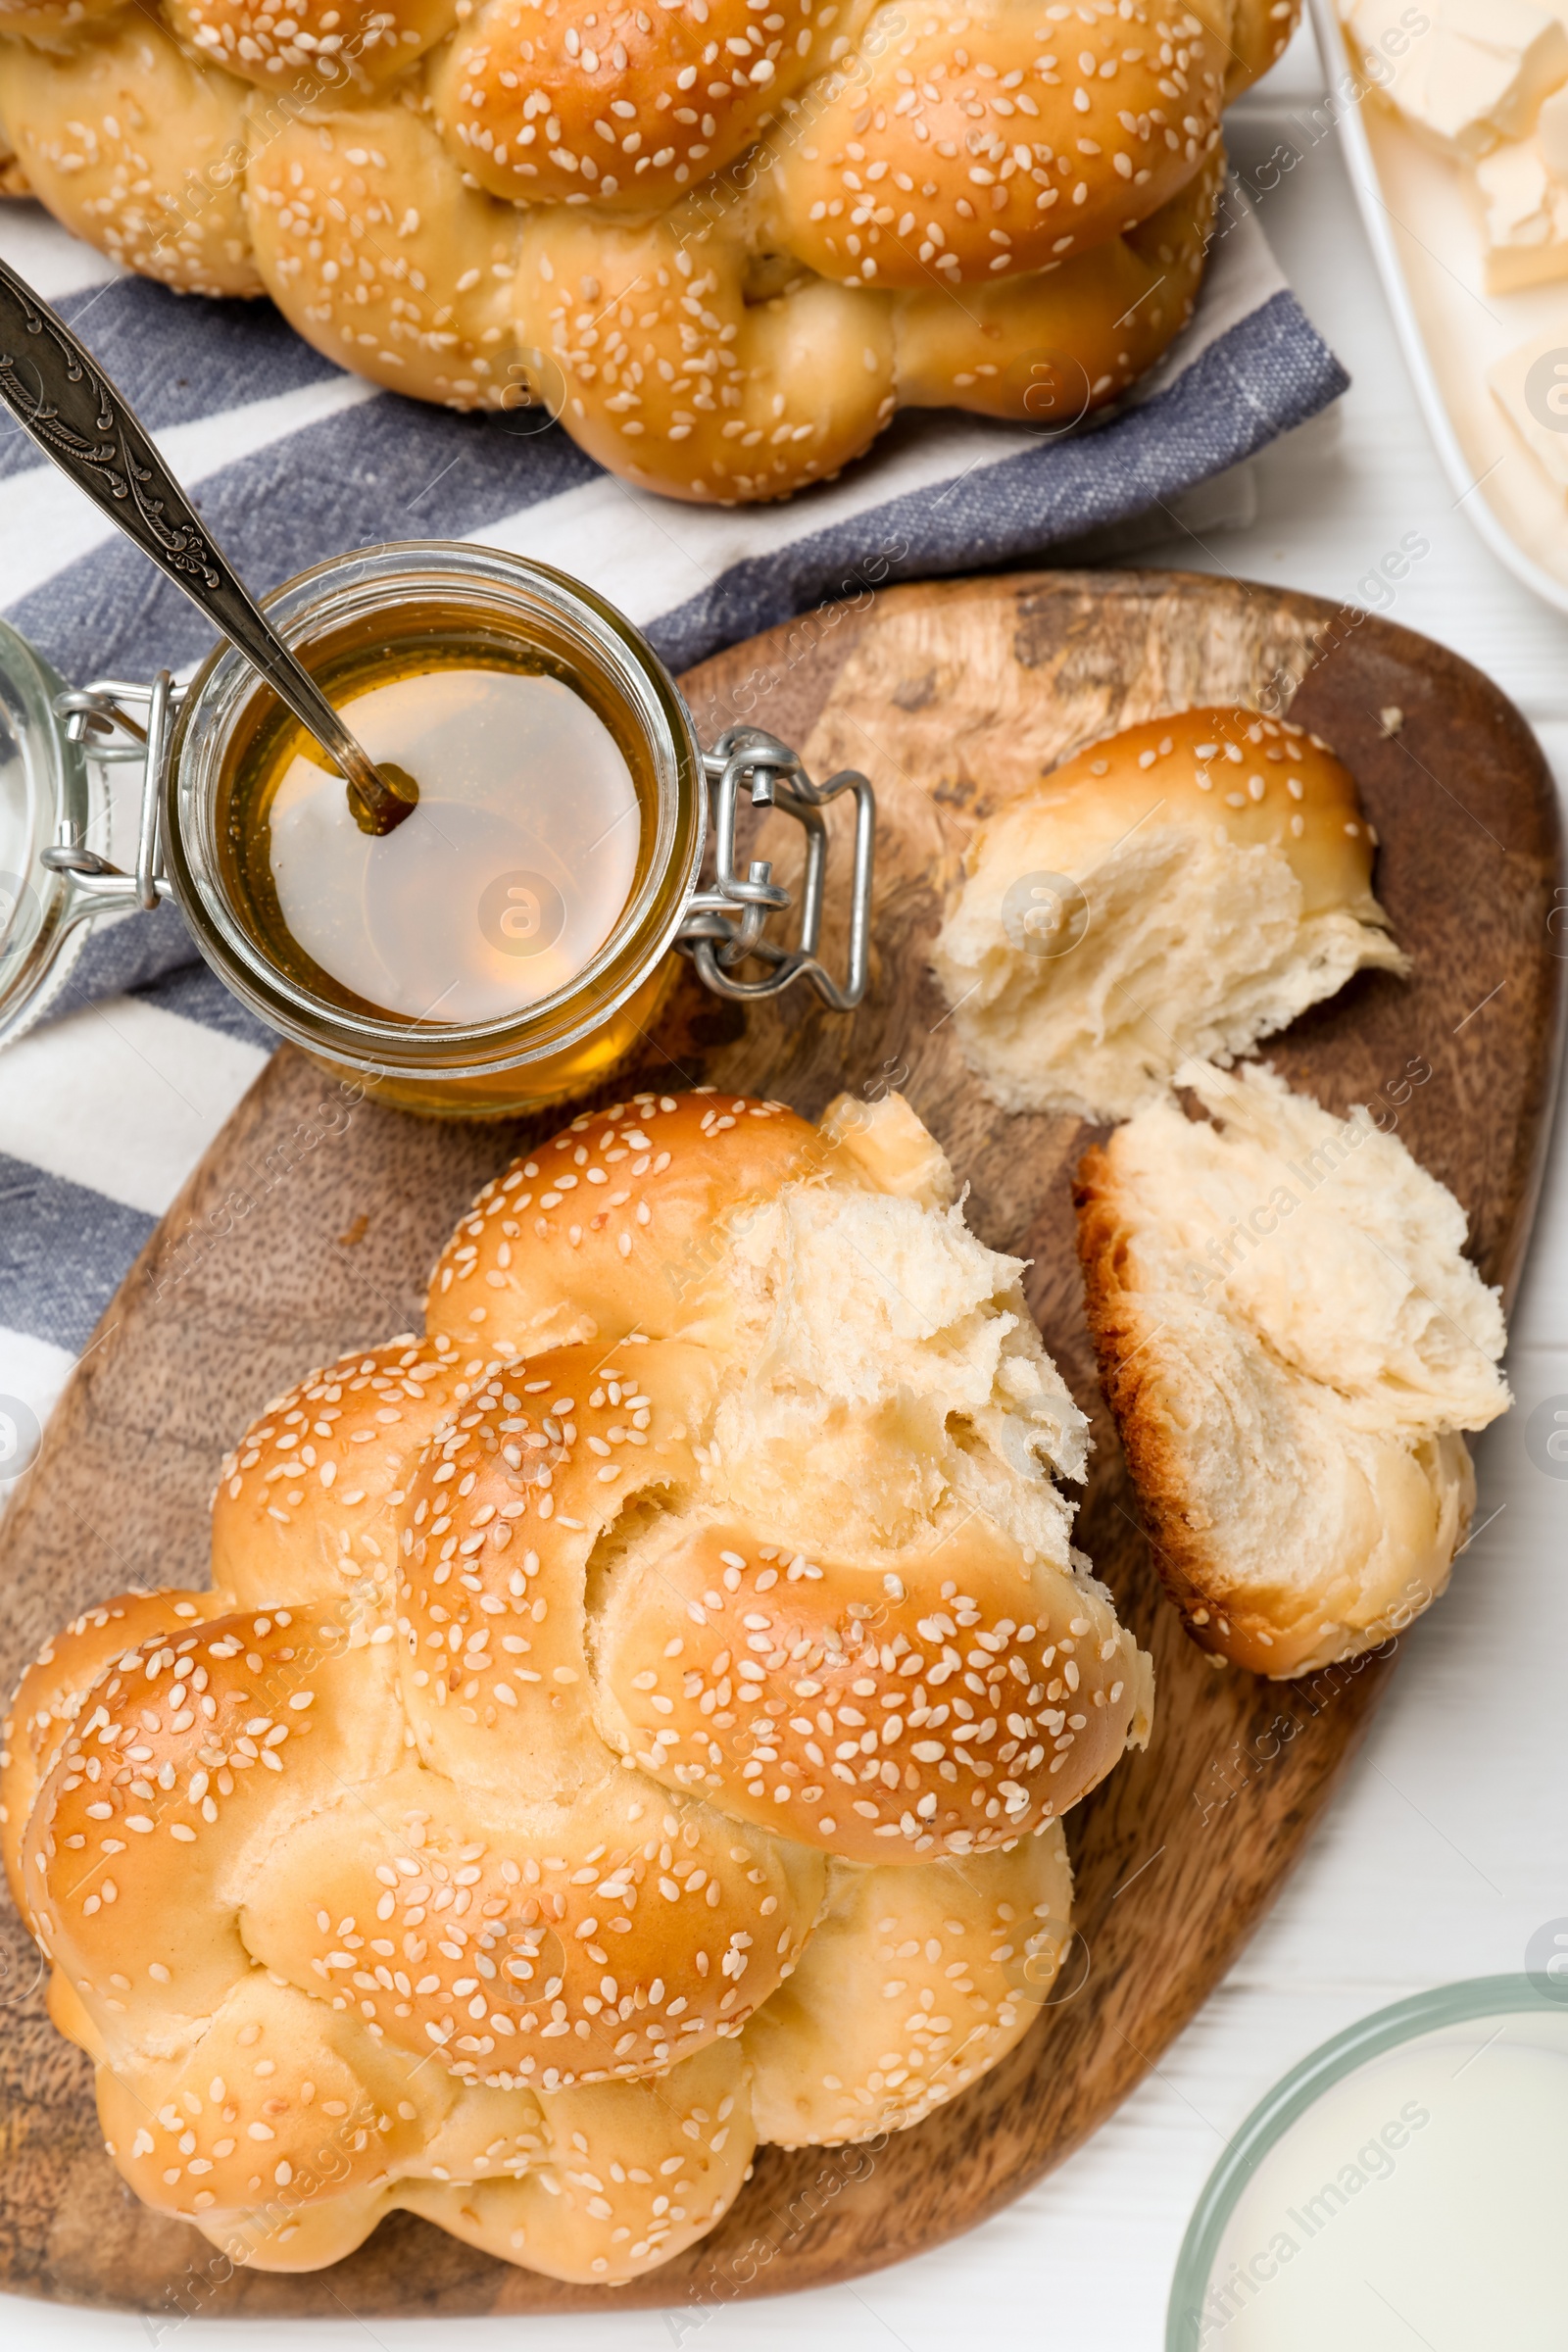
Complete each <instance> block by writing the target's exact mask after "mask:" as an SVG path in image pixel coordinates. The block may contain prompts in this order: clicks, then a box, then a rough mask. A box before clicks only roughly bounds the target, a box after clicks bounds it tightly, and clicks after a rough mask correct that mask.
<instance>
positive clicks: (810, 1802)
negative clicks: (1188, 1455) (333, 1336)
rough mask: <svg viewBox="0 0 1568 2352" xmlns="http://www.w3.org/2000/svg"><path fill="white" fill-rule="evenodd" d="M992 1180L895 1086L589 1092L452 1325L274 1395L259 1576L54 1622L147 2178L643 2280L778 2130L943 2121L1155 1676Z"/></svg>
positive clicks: (21, 1766) (238, 2242)
mask: <svg viewBox="0 0 1568 2352" xmlns="http://www.w3.org/2000/svg"><path fill="white" fill-rule="evenodd" d="M955 1192H956V1187H955V1184H954V1179H953V1172H952V1170H951V1168H949V1166H948V1164H947V1162H946V1160H945V1158H944V1157H943V1155H942V1153H941V1152H940V1151H939V1150H938V1148H937V1147H936V1145H935V1144H934V1143H933V1141H932V1139H931V1138H930V1136H929V1135H927V1133H926V1132H925V1130H924V1128H923V1127H922V1126H921V1125H920V1123H919V1121H918V1120H917V1119H916V1118H915V1117H914V1115H913V1114H912V1112H910V1111H909V1110H908V1108H907V1105H906V1104H905V1103H902V1102H901V1101H899V1100H898V1099H897V1098H892V1099H890V1100H889V1101H887V1102H884V1103H879V1104H876V1105H873V1106H869V1107H867V1106H865V1105H858V1104H855V1103H850V1102H848V1101H844V1102H841V1103H838V1104H835V1105H834V1106H833V1108H832V1110H831V1111H830V1113H829V1114H828V1116H827V1117H826V1118H825V1119H824V1120H823V1121H822V1123H821V1124H820V1125H819V1126H813V1125H811V1124H810V1123H809V1122H808V1121H806V1120H804V1119H801V1118H798V1117H797V1116H796V1115H795V1114H794V1113H793V1112H792V1111H790V1110H788V1109H787V1108H785V1107H784V1106H783V1105H782V1104H778V1103H760V1102H756V1101H753V1100H751V1099H749V1098H745V1097H730V1096H717V1095H714V1094H711V1093H708V1092H703V1093H699V1094H696V1095H692V1096H667V1095H661V1094H645V1095H639V1096H637V1097H635V1098H633V1099H632V1100H631V1101H629V1102H625V1103H617V1104H613V1105H612V1106H611V1107H610V1108H609V1109H607V1110H603V1111H596V1112H589V1113H584V1114H582V1115H581V1116H580V1117H578V1118H575V1119H573V1120H572V1121H571V1123H570V1124H569V1126H567V1127H566V1128H565V1129H564V1131H563V1133H562V1134H561V1135H559V1136H557V1137H556V1138H554V1139H552V1140H551V1141H550V1142H549V1143H547V1144H545V1145H543V1146H541V1147H539V1148H537V1149H536V1150H535V1151H534V1152H531V1153H529V1154H527V1155H526V1156H524V1157H523V1158H521V1159H519V1160H517V1161H516V1162H515V1164H514V1165H513V1166H512V1167H511V1168H510V1169H508V1170H506V1171H505V1172H504V1173H503V1174H502V1175H500V1176H499V1177H497V1179H496V1180H495V1182H494V1183H493V1184H491V1185H489V1186H487V1187H486V1188H485V1190H484V1192H483V1193H481V1194H480V1196H479V1198H478V1200H477V1201H475V1203H474V1205H473V1207H472V1209H471V1210H470V1211H469V1212H468V1213H467V1214H466V1216H465V1217H464V1219H463V1220H462V1222H461V1223H460V1225H459V1227H458V1230H457V1232H456V1234H455V1235H454V1237H453V1240H452V1242H451V1244H450V1245H449V1246H448V1248H447V1250H445V1251H443V1253H442V1256H441V1259H440V1260H439V1262H438V1264H437V1266H436V1269H435V1272H434V1276H433V1279H432V1283H431V1288H430V1295H429V1303H428V1316H427V1322H428V1329H427V1333H426V1335H425V1336H423V1337H420V1338H416V1337H410V1336H407V1335H405V1336H404V1337H402V1338H400V1339H396V1340H392V1341H388V1342H386V1343H384V1344H382V1345H380V1346H372V1347H365V1348H357V1349H355V1350H353V1351H351V1352H350V1353H348V1354H346V1355H344V1356H343V1357H341V1358H339V1359H338V1360H337V1361H336V1362H335V1363H332V1364H329V1365H327V1366H325V1367H323V1368H321V1369H320V1370H319V1371H317V1372H314V1373H313V1374H311V1375H310V1376H309V1377H308V1378H307V1379H306V1380H305V1381H303V1382H301V1383H300V1384H299V1385H298V1386H297V1387H296V1388H294V1389H293V1390H291V1391H289V1392H288V1393H287V1394H286V1395H285V1396H283V1397H279V1398H278V1399H277V1400H276V1401H275V1402H274V1403H273V1404H271V1405H270V1407H269V1408H268V1409H267V1411H266V1412H264V1413H263V1414H261V1415H260V1416H259V1417H258V1419H257V1421H256V1423H255V1424H254V1426H253V1427H252V1429H251V1430H250V1431H249V1432H248V1433H247V1434H246V1436H245V1437H244V1438H243V1439H242V1440H241V1442H240V1444H239V1445H238V1446H236V1447H235V1448H234V1450H233V1452H232V1454H231V1455H230V1456H229V1457H228V1459H227V1460H226V1461H225V1463H224V1465H223V1469H222V1473H221V1481H220V1485H219V1490H218V1494H217V1496H216V1498H215V1504H214V1547H213V1565H214V1580H215V1588H216V1589H215V1590H214V1591H213V1592H211V1593H173V1592H171V1593H138V1594H129V1595H124V1596H122V1598H120V1599H119V1600H115V1601H111V1602H107V1603H106V1604H104V1606H103V1607H102V1608H100V1609H98V1610H96V1611H93V1612H89V1614H88V1615H87V1616H86V1617H84V1618H82V1619H81V1620H80V1621H78V1623H77V1624H75V1625H74V1626H73V1627H72V1628H70V1629H69V1630H68V1632H67V1633H65V1634H64V1635H62V1636H60V1637H57V1639H56V1640H55V1642H52V1643H51V1644H50V1646H49V1648H48V1649H47V1650H46V1652H45V1653H44V1655H43V1656H42V1657H41V1658H40V1659H39V1660H38V1661H37V1662H36V1663H35V1664H34V1666H33V1667H32V1668H31V1669H30V1670H29V1672H28V1675H27V1677H26V1679H25V1682H24V1685H23V1687H22V1690H21V1691H20V1692H19V1696H18V1701H17V1704H16V1707H15V1709H14V1712H13V1716H12V1719H11V1721H10V1723H9V1725H8V1726H7V1731H6V1752H5V1761H4V1764H3V1767H0V1805H3V1807H4V1810H5V1824H4V1826H5V1830H6V1840H7V1859H8V1866H9V1867H10V1870H11V1873H12V1878H13V1884H14V1885H15V1886H16V1887H17V1890H18V1894H19V1898H20V1900H21V1902H22V1904H23V1908H24V1914H25V1917H26V1919H27V1921H28V1923H29V1925H30V1927H31V1928H32V1931H33V1933H34V1935H35V1936H36V1937H37V1940H38V1942H39V1944H40V1946H41V1948H42V1950H43V1951H44V1953H45V1956H46V1958H47V1959H48V1961H49V1963H50V1965H51V1968H52V1971H53V1975H52V1989H51V1994H50V2001H51V2014H52V2015H53V2016H54V2018H55V2020H56V2023H57V2024H58V2025H59V2026H60V2028H61V2030H62V2031H63V2032H64V2033H66V2034H69V2035H70V2036H71V2037H72V2038H73V2040H75V2041H77V2042H78V2043H79V2044H80V2046H81V2047H82V2048H84V2049H85V2050H87V2051H88V2052H89V2053H90V2054H91V2056H92V2058H93V2060H94V2062H95V2064H96V2065H97V2067H98V2070H99V2078H98V2079H99V2110H100V2115H101V2118H102V2122H103V2127H104V2133H105V2141H106V2145H107V2147H108V2150H109V2153H110V2155H111V2157H112V2158H113V2160H114V2162H115V2163H116V2164H117V2165H118V2166H119V2168H120V2170H121V2172H122V2174H123V2178H124V2179H125V2180H126V2181H127V2182H128V2183H129V2185H130V2187H131V2188H132V2189H133V2190H134V2191H135V2192H136V2194H137V2195H138V2196H140V2197H141V2198H143V2199H144V2200H145V2201H146V2202H147V2203H148V2204H150V2205H153V2206H155V2207H157V2208H158V2209H160V2210H161V2211H163V2212H165V2213H168V2214H171V2215H173V2216H177V2217H178V2218H180V2219H183V2220H185V2221H188V2222H191V2223H193V2224H194V2225H195V2226H196V2227H197V2228H198V2229H202V2230H203V2231H205V2232H206V2233H207V2234H208V2235H209V2236H210V2237H211V2238H212V2239H213V2240H214V2241H215V2242H216V2243H217V2244H219V2245H221V2246H222V2247H223V2248H224V2249H225V2250H226V2251H228V2252H229V2253H230V2254H231V2255H232V2257H233V2258H234V2259H236V2260H243V2261H246V2262H249V2263H251V2264H253V2265H255V2266H257V2267H260V2268H270V2269H278V2270H298V2269H311V2268H315V2267H318V2266H319V2265H321V2264H324V2263H328V2262H332V2261H336V2260H337V2259H339V2258H340V2257H341V2256H343V2255H344V2254H346V2253H348V2252H350V2251H352V2249H353V2248H354V2247H355V2246H356V2245H358V2244H360V2243H361V2242H362V2241H363V2239H364V2238H365V2236H366V2235H367V2234H368V2231H369V2230H370V2229H373V2228H374V2227H375V2225H376V2223H377V2222H378V2221H379V2219H380V2218H381V2217H382V2216H383V2215H384V2214H387V2213H389V2212H391V2211H394V2210H397V2209H400V2208H401V2209H407V2210H412V2211H415V2212H417V2213H420V2214H422V2215H424V2216H425V2217H426V2218H427V2219H429V2220H431V2221H433V2222H435V2223H436V2224H437V2225H438V2226H440V2227H441V2228H443V2229H449V2230H451V2231H453V2232H454V2233H456V2234H457V2235H459V2236H461V2237H463V2238H464V2239H466V2241H467V2242H468V2243H470V2244H473V2245H476V2246H479V2247H481V2248H483V2249H484V2250H486V2251H487V2252H490V2253H492V2254H495V2255H497V2256H499V2257H500V2258H501V2259H503V2260H507V2261H512V2262H515V2263H520V2264H523V2265H525V2266H528V2267H531V2268H534V2269H538V2270H541V2271H544V2272H546V2273H548V2274H549V2275H551V2276H553V2277H556V2278H569V2279H576V2280H580V2281H583V2282H589V2283H605V2284H609V2283H613V2282H615V2281H618V2280H622V2279H627V2278H635V2277H638V2276H640V2275H642V2274H643V2273H645V2272H647V2271H649V2270H651V2269H654V2268H656V2267H657V2266H658V2265H659V2264H660V2263H662V2262H664V2261H666V2260H667V2259H668V2258H669V2257H670V2256H671V2255H673V2254H675V2253H677V2252H679V2251H680V2249H681V2248H682V2247H684V2246H686V2245H688V2244H690V2243H691V2242H692V2240H693V2239H694V2238H696V2237H699V2236H701V2235H702V2233H703V2232H704V2231H705V2230H707V2229H710V2228H711V2227H712V2225H713V2223H714V2222H715V2221H717V2220H718V2219H719V2218H720V2216H721V2215H722V2214H723V2213H724V2211H725V2210H726V2209H727V2207H728V2206H729V2204H730V2203H731V2201H732V2200H733V2198H734V2197H735V2195H736V2194H737V2193H738V2191H739V2188H740V2186H741V2183H742V2181H743V2180H744V2179H745V2178H746V2177H747V2173H748V2169H749V2167H750V2164H751V2161H752V2157H753V2154H754V2151H755V2149H756V2147H757V2144H758V2142H759V2139H760V2138H761V2137H765V2136H768V2135H776V2136H778V2137H779V2138H781V2139H786V2140H787V2141H788V2142H789V2143H790V2144H792V2145H799V2144H804V2143H826V2142H830V2141H837V2140H843V2139H863V2138H870V2137H874V2136H875V2135H876V2134H877V2133H879V2132H882V2131H889V2130H895V2129H900V2128H902V2127H903V2126H904V2125H906V2124H907V2123H911V2122H913V2121H916V2120H917V2119H918V2118H919V2117H920V2116H921V2115H923V2114H924V2113H926V2112H927V2111H928V2110H929V2109H930V2108H931V2107H932V2106H934V2105H935V2104H937V2103H939V2102H940V2101H942V2100H944V2099H947V2098H950V2097H952V2096H953V2095H954V2094H955V2093H956V2091H957V2090H959V2089H961V2088H962V2087H963V2085H964V2084H965V2083H967V2082H970V2081H972V2080H973V2079H974V2078H975V2077H976V2076H977V2075H978V2074H980V2073H983V2072H984V2071H985V2069H986V2068H987V2067H989V2066H991V2065H993V2064H994V2063H995V2062H996V2061H997V2060H998V2059H999V2058H1000V2057H1001V2056H1003V2055H1004V2053H1005V2051H1006V2050H1007V2049H1009V2048H1011V2047H1012V2045H1013V2044H1014V2043H1015V2042H1016V2041H1017V2040H1018V2039H1019V2037H1020V2036H1021V2035H1022V2034H1023V2033H1024V2032H1025V2031H1026V2030H1027V2028H1028V2026H1029V2024H1030V2022H1031V2020H1032V2019H1033V2017H1034V2016H1035V2015H1036V2014H1038V2005H1039V2002H1040V2000H1041V1998H1042V1997H1043V1995H1044V1993H1045V1992H1046V1991H1047V1990H1048V1989H1049V1986H1050V1984H1051V1981H1052V1978H1053V1976H1054V1971H1055V1969H1056V1966H1057V1964H1058V1960H1059V1957H1060V1953H1061V1951H1062V1948H1063V1946H1064V1942H1065V1939H1066V1935H1067V1930H1068V1920H1069V1904H1070V1883H1069V1879H1068V1873H1067V1865H1066V1857H1065V1849H1064V1846H1063V1842H1062V1836H1061V1827H1060V1824H1061V1817H1062V1815H1063V1814H1064V1813H1065V1812H1066V1811H1068V1810H1069V1809H1070V1807H1071V1806H1072V1805H1073V1804H1074V1803H1075V1802H1076V1801H1077V1800H1078V1799H1079V1798H1080V1797H1081V1796H1082V1795H1083V1794H1084V1793H1085V1792H1086V1791H1087V1790H1088V1789H1092V1788H1093V1787H1095V1786H1096V1785H1097V1784H1098V1783H1099V1781H1101V1780H1102V1779H1103V1777H1104V1775H1105V1774H1106V1773H1107V1772H1109V1771H1110V1770H1111V1769H1112V1767H1113V1766H1114V1764H1115V1763H1116V1761H1117V1759H1118V1758H1119V1756H1120V1755H1121V1753H1122V1752H1123V1750H1124V1748H1125V1747H1126V1746H1127V1745H1129V1744H1131V1743H1141V1742H1143V1741H1145V1740H1147V1738H1148V1733H1149V1725H1150V1713H1151V1706H1152V1670H1151V1666H1150V1662H1149V1660H1148V1658H1147V1657H1146V1656H1144V1655H1143V1653H1142V1652H1140V1650H1139V1649H1138V1647H1137V1645H1136V1643H1135V1642H1133V1640H1132V1638H1131V1636H1130V1635H1129V1634H1128V1633H1127V1632H1126V1631H1125V1630H1124V1629H1123V1628H1122V1627H1121V1626H1120V1625H1119V1624H1118V1622H1117V1619H1116V1615H1115V1611H1114V1608H1113V1605H1112V1602H1111V1599H1110V1596H1109V1594H1108V1593H1106V1592H1105V1591H1104V1590H1103V1588H1102V1587H1101V1586H1099V1585H1098V1584H1097V1583H1096V1582H1095V1581H1094V1579H1093V1577H1092V1576H1091V1575H1090V1573H1089V1571H1088V1566H1087V1563H1086V1562H1085V1561H1084V1560H1083V1559H1082V1556H1081V1555H1080V1554H1077V1553H1075V1552H1074V1550H1073V1548H1072V1544H1071V1523H1072V1506H1071V1503H1070V1502H1069V1500H1068V1498H1067V1497H1066V1495H1064V1494H1063V1493H1062V1491H1061V1489H1060V1487H1059V1486H1058V1484H1057V1480H1058V1478H1069V1477H1073V1476H1077V1475H1079V1474H1081V1471H1082V1468H1083V1463H1084V1455H1085V1450H1086V1427H1085V1422H1084V1418H1083V1415H1082V1414H1081V1413H1080V1412H1079V1410H1078V1408H1077V1406H1076V1405H1075V1404H1074V1402H1073V1400H1072V1398H1071V1397H1069V1396H1068V1394H1067V1392H1066V1390H1065V1388H1064V1387H1063V1385H1062V1383H1061V1381H1060V1379H1059V1377H1058V1375H1057V1374H1056V1372H1055V1369H1054V1366H1053V1365H1052V1363H1051V1362H1050V1359H1049V1358H1048V1357H1047V1356H1046V1354H1045V1351H1044V1349H1043V1348H1042V1347H1041V1344H1040V1339H1039V1334H1038V1332H1037V1331H1036V1329H1035V1327H1034V1325H1033V1323H1032V1321H1031V1320H1030V1318H1029V1314H1028V1310H1027V1307H1026V1305H1025V1303H1024V1299H1023V1294H1022V1290H1021V1287H1020V1278H1021V1273H1022V1269H1021V1267H1020V1265H1019V1263H1018V1261H1017V1260H1015V1259H1012V1258H1009V1257H1005V1256H1001V1255H999V1254H998V1253H996V1252H994V1251H992V1250H988V1249H986V1248H985V1247H984V1245H983V1244H982V1243H980V1242H979V1241H978V1240H977V1238H976V1237H975V1236H974V1235H973V1234H971V1233H970V1232H969V1231H968V1230H967V1228H966V1226H965V1225H964V1222H963V1218H962V1214H961V1209H960V1208H959V1206H958V1205H956V1201H955Z"/></svg>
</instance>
